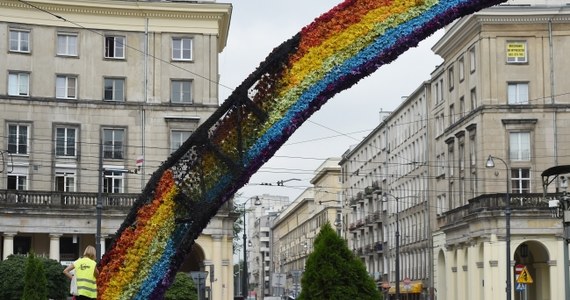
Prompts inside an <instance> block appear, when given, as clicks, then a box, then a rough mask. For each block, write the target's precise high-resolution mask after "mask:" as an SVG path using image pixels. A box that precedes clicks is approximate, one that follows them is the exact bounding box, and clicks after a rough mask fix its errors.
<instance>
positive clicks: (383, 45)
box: [97, 0, 504, 300]
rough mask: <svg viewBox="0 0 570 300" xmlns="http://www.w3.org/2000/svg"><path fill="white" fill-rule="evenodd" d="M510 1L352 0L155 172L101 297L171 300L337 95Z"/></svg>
mask: <svg viewBox="0 0 570 300" xmlns="http://www.w3.org/2000/svg"><path fill="white" fill-rule="evenodd" d="M503 1H504V0H346V1H344V2H342V3H341V4H339V5H337V6H336V7H334V8H332V9H331V10H330V11H328V12H327V13H325V14H323V15H321V16H320V17H318V18H317V19H315V20H314V21H313V22H312V23H311V24H309V25H308V26H306V27H304V28H303V29H302V30H301V31H300V32H299V33H297V34H296V35H295V36H293V37H292V38H290V39H289V40H287V41H285V42H283V43H282V44H281V45H279V46H278V47H277V48H275V49H274V50H273V52H272V53H271V54H269V56H267V58H266V59H265V61H263V62H262V63H261V64H260V65H259V67H258V68H257V69H256V70H255V71H254V72H253V73H252V74H250V75H249V76H248V77H247V78H246V79H245V80H244V81H243V82H242V83H241V85H240V86H239V87H237V88H236V89H235V91H234V92H233V93H232V94H231V95H230V96H229V97H228V99H227V100H226V101H225V102H223V104H222V105H221V106H220V108H219V109H218V110H217V111H216V112H215V113H214V114H213V115H212V116H211V117H210V118H208V119H207V120H206V121H205V122H204V123H203V124H202V125H201V126H200V127H199V128H198V129H197V130H196V131H195V132H194V133H193V134H192V136H190V138H189V139H188V140H187V141H186V142H185V143H184V144H183V145H182V146H181V147H180V148H179V149H178V150H177V151H176V152H175V153H173V154H172V155H171V156H170V157H169V158H168V160H167V161H166V162H164V163H163V164H162V165H161V166H160V167H159V168H158V170H156V171H155V172H154V174H153V175H152V176H151V178H150V180H149V182H148V183H147V185H146V187H145V189H144V190H143V193H142V194H141V196H140V197H139V198H138V200H137V201H136V202H135V204H134V206H133V207H132V209H131V211H130V213H129V214H128V215H127V217H126V219H125V221H124V222H123V224H122V225H121V227H120V228H119V230H118V232H117V235H116V236H117V238H116V240H115V241H114V242H113V244H112V246H111V249H110V250H109V251H108V252H107V253H105V255H104V256H103V258H102V260H101V262H100V265H99V269H100V276H99V278H98V280H97V281H98V298H99V299H112V300H116V299H157V298H158V299H160V298H162V297H163V295H164V293H165V291H166V289H167V288H168V286H169V285H170V284H171V283H172V281H173V279H174V276H175V274H176V271H177V270H178V268H179V267H180V265H181V264H182V262H183V261H184V258H185V255H186V254H187V253H188V252H189V251H190V249H191V246H192V245H193V243H194V241H195V239H196V238H197V237H198V236H199V235H200V233H201V232H202V230H203V229H204V228H205V227H206V225H207V224H208V222H209V221H210V219H211V218H212V217H213V216H214V215H215V214H216V212H217V211H218V209H219V208H220V207H221V206H222V205H223V204H224V203H225V202H227V201H228V200H229V199H231V197H232V196H233V195H234V193H235V192H236V191H238V190H239V189H240V188H241V187H242V186H243V185H245V184H246V183H247V182H248V180H249V178H250V177H251V176H252V175H253V174H254V173H255V172H256V171H257V170H258V169H259V168H260V167H261V166H262V165H263V164H264V163H265V162H266V161H267V160H269V158H271V157H272V156H273V155H274V153H275V152H276V151H277V150H278V149H279V148H280V147H281V146H282V145H283V144H284V143H285V141H287V139H288V138H289V137H290V136H291V135H292V134H293V132H295V130H296V129H297V128H298V127H299V126H300V125H301V124H302V123H303V122H304V121H306V120H307V119H308V118H309V117H310V116H311V115H312V114H313V113H314V112H315V111H317V110H318V109H319V108H320V107H321V106H322V105H323V104H325V103H326V101H327V100H328V99H330V98H331V97H333V96H334V95H335V94H336V93H338V92H340V91H342V90H344V89H347V88H350V87H351V86H352V85H354V84H355V83H356V82H358V81H359V80H360V79H362V78H364V77H365V76H367V75H369V74H371V73H372V72H374V71H376V70H377V69H378V68H379V67H381V66H382V65H384V64H387V63H390V62H391V61H393V60H394V59H396V58H397V57H398V56H399V55H400V54H402V53H403V52H404V51H406V50H407V49H409V48H410V47H415V46H416V45H417V44H418V42H419V41H421V40H423V39H424V38H426V37H428V36H429V35H431V34H432V33H434V32H435V31H436V30H438V29H440V28H442V27H443V26H445V25H446V24H449V23H450V22H452V21H453V20H455V19H456V18H459V17H462V16H464V15H467V14H470V13H473V12H475V11H478V10H480V9H482V8H485V7H489V6H492V5H495V4H498V3H501V2H503ZM181 220H182V221H181Z"/></svg>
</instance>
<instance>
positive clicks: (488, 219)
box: [429, 1, 570, 300]
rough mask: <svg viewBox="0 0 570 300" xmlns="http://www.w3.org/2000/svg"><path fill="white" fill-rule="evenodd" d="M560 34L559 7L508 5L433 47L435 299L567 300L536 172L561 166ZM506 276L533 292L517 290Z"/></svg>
mask: <svg viewBox="0 0 570 300" xmlns="http://www.w3.org/2000/svg"><path fill="white" fill-rule="evenodd" d="M569 29H570V11H569V10H568V8H567V5H566V4H565V3H564V2H562V1H547V2H534V1H533V2H523V1H517V2H509V3H508V4H506V5H502V6H497V7H493V8H489V9H486V10H484V11H481V12H479V13H476V14H474V15H471V16H468V17H465V18H463V19H461V20H460V21H458V22H456V23H454V24H453V25H452V26H450V27H449V28H447V30H446V33H445V35H444V36H443V37H442V39H441V40H440V41H439V42H438V43H437V44H436V45H435V46H434V47H433V50H434V52H435V53H436V54H438V55H440V56H441V57H442V58H443V59H444V63H443V64H442V65H441V66H440V67H439V68H438V69H436V70H435V71H434V73H433V79H432V99H431V100H432V101H431V104H430V114H429V115H430V118H432V121H433V122H432V123H433V124H434V126H431V127H430V129H431V131H430V136H432V139H431V142H430V149H429V152H430V153H431V155H430V161H433V162H437V165H433V166H432V168H431V171H430V179H431V185H430V190H431V191H432V199H433V200H435V201H433V202H432V203H433V204H432V205H435V209H436V214H437V228H438V230H437V231H436V232H434V248H433V251H434V264H435V272H434V279H435V282H436V283H437V284H436V288H437V291H438V293H437V297H438V299H466V300H471V299H473V300H474V299H499V298H502V297H505V295H506V294H507V293H506V286H507V281H510V294H511V297H512V299H568V298H565V296H566V297H568V295H569V293H570V291H569V290H568V289H567V287H566V286H565V281H568V277H566V279H565V272H564V269H568V257H567V254H566V255H565V254H564V251H563V250H564V243H565V241H564V238H563V236H564V235H563V231H562V221H561V220H560V219H557V218H553V217H552V215H551V211H550V210H549V207H548V199H553V198H555V197H559V196H560V194H555V193H556V192H561V189H559V187H560V185H559V182H558V181H557V180H556V181H554V182H552V183H551V184H550V187H549V188H548V193H551V194H547V195H546V197H545V196H544V195H543V186H542V183H543V182H542V178H541V173H542V172H543V171H544V170H546V169H548V168H551V167H554V166H560V165H569V164H570V156H568V153H570V135H569V134H568V130H567V128H568V126H569V125H570V113H569V108H570V96H569V90H568V87H570V79H569V78H568V76H567V74H568V72H569V71H570V61H569V60H568V59H567V57H566V55H565V52H567V51H566V50H567V49H568V48H569V46H570V35H569V32H570V31H569ZM489 156H492V157H493V160H494V163H495V167H494V168H493V169H490V168H486V163H487V160H488V158H489ZM507 191H508V194H507V193H506V192H507ZM506 197H508V199H509V202H508V204H509V205H506V203H507V202H506V201H505V199H506ZM508 213H510V217H508V216H507V214H508ZM507 219H510V222H508V223H509V224H510V229H509V226H507ZM507 248H510V249H509V251H508V254H507ZM507 255H508V257H507ZM515 265H524V266H526V268H527V270H528V272H529V274H530V275H531V276H532V278H533V279H534V282H533V283H531V284H526V285H521V283H520V282H517V278H516V277H515V275H514V271H515V270H514V269H515ZM507 274H509V277H510V280H508V279H507ZM524 297H528V298H524Z"/></svg>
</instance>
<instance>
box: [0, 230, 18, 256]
mask: <svg viewBox="0 0 570 300" xmlns="http://www.w3.org/2000/svg"><path fill="white" fill-rule="evenodd" d="M15 236H16V233H15V232H4V246H3V250H2V260H5V259H6V258H7V257H8V256H9V255H12V254H14V237H15Z"/></svg>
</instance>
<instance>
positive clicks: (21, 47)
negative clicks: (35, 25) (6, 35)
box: [10, 29, 30, 53]
mask: <svg viewBox="0 0 570 300" xmlns="http://www.w3.org/2000/svg"><path fill="white" fill-rule="evenodd" d="M10 51H11V52H24V53H29V52H30V31H29V30H22V29H10Z"/></svg>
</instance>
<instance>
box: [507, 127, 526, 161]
mask: <svg viewBox="0 0 570 300" xmlns="http://www.w3.org/2000/svg"><path fill="white" fill-rule="evenodd" d="M509 147H510V159H511V160H512V161H530V132H511V133H510V134H509Z"/></svg>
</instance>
